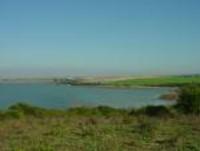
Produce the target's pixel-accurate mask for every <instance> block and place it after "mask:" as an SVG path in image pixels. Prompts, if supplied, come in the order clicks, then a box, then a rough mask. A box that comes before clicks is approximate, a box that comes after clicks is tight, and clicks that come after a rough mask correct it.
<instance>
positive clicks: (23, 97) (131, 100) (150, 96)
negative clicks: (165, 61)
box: [0, 83, 173, 109]
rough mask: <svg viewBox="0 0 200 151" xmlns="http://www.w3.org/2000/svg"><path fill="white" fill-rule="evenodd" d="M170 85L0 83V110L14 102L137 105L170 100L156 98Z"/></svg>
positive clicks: (62, 105)
mask: <svg viewBox="0 0 200 151" xmlns="http://www.w3.org/2000/svg"><path fill="white" fill-rule="evenodd" d="M170 91H173V89H172V88H164V87H162V88H131V89H128V88H127V89H126V88H106V87H95V86H69V85H56V84H48V83H41V84H38V83H37V84H26V83H23V84H19V83H17V84H16V83H15V84H7V83H6V84H5V83H4V84H3V83H2V84H0V109H6V108H7V107H9V106H10V105H12V104H16V103H17V102H25V103H28V104H32V105H36V106H40V107H45V108H60V109H64V108H70V107H77V106H99V105H104V106H110V107H115V108H133V107H134V108H137V107H142V106H146V105H163V104H166V105H167V104H171V103H172V102H169V101H165V100H161V99H159V97H160V96H161V95H163V94H166V93H169V92H170Z"/></svg>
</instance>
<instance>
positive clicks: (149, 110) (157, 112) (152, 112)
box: [131, 105, 173, 117]
mask: <svg viewBox="0 0 200 151" xmlns="http://www.w3.org/2000/svg"><path fill="white" fill-rule="evenodd" d="M131 113H132V112H131ZM133 114H136V115H137V114H143V115H147V116H152V117H168V116H172V115H173V114H172V113H171V111H170V109H169V108H167V107H166V106H162V105H159V106H146V107H144V108H141V109H139V110H138V111H135V112H133Z"/></svg>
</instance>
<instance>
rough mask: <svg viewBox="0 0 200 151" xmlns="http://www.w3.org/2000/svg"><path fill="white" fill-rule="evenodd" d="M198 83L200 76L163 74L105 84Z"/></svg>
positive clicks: (183, 84) (171, 84)
mask: <svg viewBox="0 0 200 151" xmlns="http://www.w3.org/2000/svg"><path fill="white" fill-rule="evenodd" d="M192 83H195V84H200V76H199V75H196V76H168V77H166V76H163V77H151V78H140V79H134V78H133V79H127V80H116V81H110V82H106V83H105V85H108V86H113V87H134V86H150V87H154V86H169V87H177V86H185V85H188V84H192Z"/></svg>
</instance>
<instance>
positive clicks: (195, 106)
mask: <svg viewBox="0 0 200 151" xmlns="http://www.w3.org/2000/svg"><path fill="white" fill-rule="evenodd" d="M176 107H177V108H178V109H181V111H183V112H184V113H194V114H200V86H197V85H191V86H186V87H183V88H181V89H180V92H179V99H178V100H177V105H176Z"/></svg>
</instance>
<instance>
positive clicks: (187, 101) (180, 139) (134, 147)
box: [0, 86, 200, 151]
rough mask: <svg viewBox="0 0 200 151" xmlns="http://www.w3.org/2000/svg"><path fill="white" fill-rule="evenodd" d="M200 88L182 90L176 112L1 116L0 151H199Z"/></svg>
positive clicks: (27, 109) (18, 110)
mask: <svg viewBox="0 0 200 151" xmlns="http://www.w3.org/2000/svg"><path fill="white" fill-rule="evenodd" d="M199 125H200V88H199V87H196V86H195V87H193V86H191V87H187V88H182V89H181V91H180V97H179V100H178V103H177V104H176V105H175V106H168V107H166V106H148V107H144V108H140V109H137V110H136V109H129V110H128V109H127V110H125V109H114V108H110V107H104V106H100V107H96V108H88V107H77V108H71V109H68V110H54V109H43V108H39V107H33V106H29V105H27V104H21V103H19V104H16V105H13V106H11V107H10V108H9V109H7V110H6V111H2V112H0V150H1V151H200V137H199V136H200V126H199Z"/></svg>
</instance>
